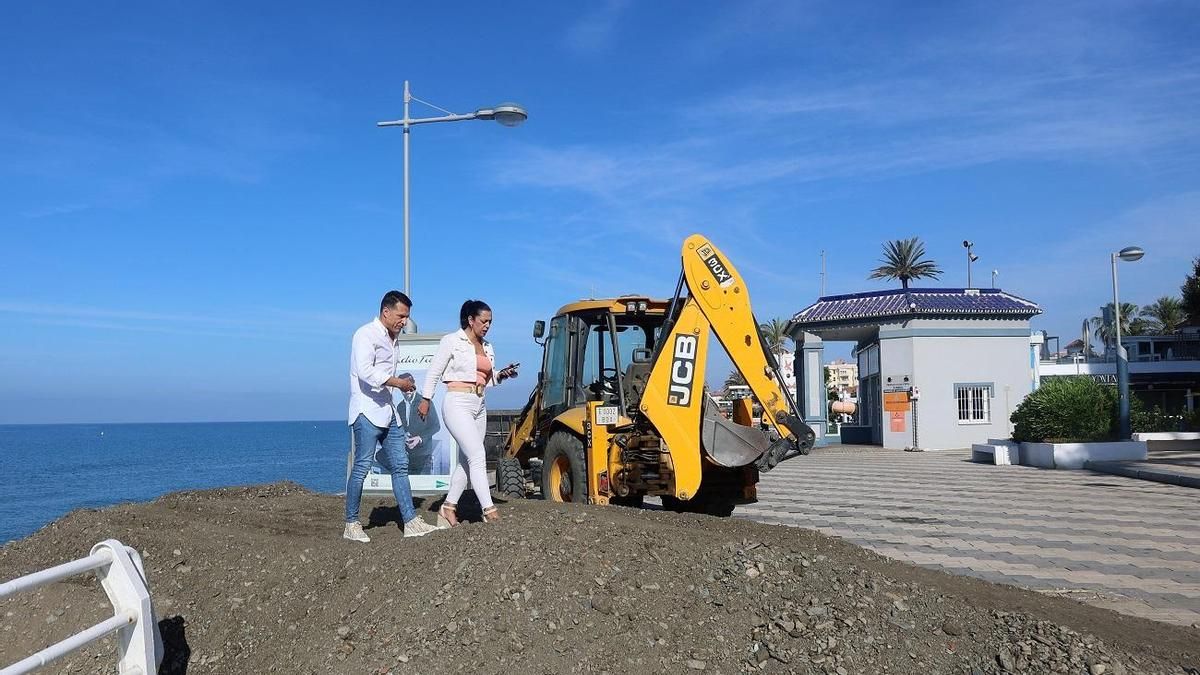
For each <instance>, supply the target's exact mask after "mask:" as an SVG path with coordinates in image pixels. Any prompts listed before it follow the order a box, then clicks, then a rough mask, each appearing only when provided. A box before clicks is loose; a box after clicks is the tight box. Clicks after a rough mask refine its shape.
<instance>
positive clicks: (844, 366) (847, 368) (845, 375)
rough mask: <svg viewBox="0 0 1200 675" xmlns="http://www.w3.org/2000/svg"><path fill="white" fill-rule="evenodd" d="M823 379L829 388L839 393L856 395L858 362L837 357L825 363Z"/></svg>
mask: <svg viewBox="0 0 1200 675" xmlns="http://www.w3.org/2000/svg"><path fill="white" fill-rule="evenodd" d="M825 373H826V375H825V381H826V383H828V385H829V389H830V390H832V391H836V392H838V393H839V394H847V395H849V396H856V395H857V394H858V364H857V363H846V362H845V361H843V360H841V359H838V360H836V361H833V362H832V363H826V364H825Z"/></svg>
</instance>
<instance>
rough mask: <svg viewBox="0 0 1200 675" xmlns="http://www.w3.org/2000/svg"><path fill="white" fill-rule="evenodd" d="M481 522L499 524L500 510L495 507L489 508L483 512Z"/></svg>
mask: <svg viewBox="0 0 1200 675" xmlns="http://www.w3.org/2000/svg"><path fill="white" fill-rule="evenodd" d="M483 520H484V522H488V523H498V522H500V510H499V509H497V508H496V507H495V506H489V507H487V508H486V509H484V510H483Z"/></svg>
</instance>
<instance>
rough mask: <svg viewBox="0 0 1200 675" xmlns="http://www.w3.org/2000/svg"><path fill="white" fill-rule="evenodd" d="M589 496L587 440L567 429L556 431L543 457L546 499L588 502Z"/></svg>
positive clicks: (543, 491)
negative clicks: (584, 452) (585, 454)
mask: <svg viewBox="0 0 1200 675" xmlns="http://www.w3.org/2000/svg"><path fill="white" fill-rule="evenodd" d="M587 498H588V496H587V473H586V471H585V468H584V457H583V441H581V440H579V437H578V436H575V435H574V434H571V433H568V432H565V431H559V432H555V433H554V435H552V436H550V440H549V441H547V442H546V451H545V454H543V456H542V499H545V500H546V501H551V502H575V503H576V504H584V503H586V502H587Z"/></svg>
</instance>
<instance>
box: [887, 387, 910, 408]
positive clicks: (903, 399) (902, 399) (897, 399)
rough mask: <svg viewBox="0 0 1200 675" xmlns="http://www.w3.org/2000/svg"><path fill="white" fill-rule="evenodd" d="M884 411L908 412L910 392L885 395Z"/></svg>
mask: <svg viewBox="0 0 1200 675" xmlns="http://www.w3.org/2000/svg"><path fill="white" fill-rule="evenodd" d="M883 409H884V411H885V412H890V413H898V412H900V413H902V412H908V392H906V391H887V392H884V393H883Z"/></svg>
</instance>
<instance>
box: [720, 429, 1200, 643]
mask: <svg viewBox="0 0 1200 675" xmlns="http://www.w3.org/2000/svg"><path fill="white" fill-rule="evenodd" d="M969 458H970V452H969V451H965V450H964V451H942V452H926V453H904V452H900V451H888V450H882V449H880V448H852V447H848V446H847V447H840V448H839V447H834V448H818V449H817V450H816V451H814V453H813V454H812V455H810V456H808V457H800V458H796V459H793V460H789V461H787V462H785V463H783V464H781V465H780V466H779V467H778V468H776V469H775V470H774V471H772V472H770V473H768V474H765V475H764V476H763V480H762V482H761V483H760V484H759V491H758V495H759V503H757V504H754V505H751V506H742V507H738V509H737V511H736V512H735V516H736V517H742V518H748V519H752V520H756V521H760V522H765V523H782V524H786V525H792V526H797V527H810V528H814V529H817V530H819V531H821V532H824V533H826V534H831V535H834V536H838V537H841V538H843V539H846V540H848V541H851V542H853V543H855V544H858V545H860V546H865V547H867V548H870V549H873V550H875V551H876V552H878V553H881V554H883V555H886V556H889V557H892V558H896V559H899V560H904V561H908V562H911V563H914V564H917V565H922V566H925V567H935V568H940V569H943V570H946V571H948V572H953V573H957V574H967V575H970V576H975V577H980V578H982V579H987V580H989V581H995V582H1000V583H1009V584H1014V585H1017V586H1022V587H1025V588H1030V589H1034V590H1038V591H1042V592H1047V593H1058V594H1063V595H1068V596H1069V597H1073V598H1075V599H1078V600H1082V601H1084V602H1088V603H1091V604H1094V605H1099V606H1102V607H1109V608H1112V609H1115V610H1117V611H1120V612H1124V613H1127V614H1133V615H1136V616H1141V617H1145V618H1149V619H1155V620H1158V621H1165V622H1169V623H1175V624H1182V625H1192V624H1196V623H1200V491H1197V490H1196V489H1194V488H1187V487H1179V486H1176V485H1167V484H1163V483H1154V482H1149V481H1143V480H1138V479H1134V478H1126V477H1123V476H1112V475H1103V474H1098V473H1095V472H1093V471H1087V470H1084V471H1053V470H1042V469H1035V468H1031V467H1023V466H992V465H985V464H974V463H971V462H970V461H969Z"/></svg>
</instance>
